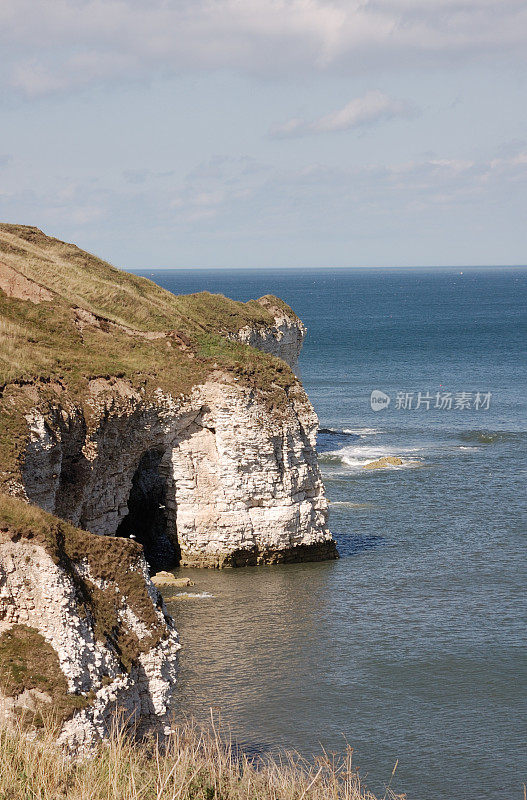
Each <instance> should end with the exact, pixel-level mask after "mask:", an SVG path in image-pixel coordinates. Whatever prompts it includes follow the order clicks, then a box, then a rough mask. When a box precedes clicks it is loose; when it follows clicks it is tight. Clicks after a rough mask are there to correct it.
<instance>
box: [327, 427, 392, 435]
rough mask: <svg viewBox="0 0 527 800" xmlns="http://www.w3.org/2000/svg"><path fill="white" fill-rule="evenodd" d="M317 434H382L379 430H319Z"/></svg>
mask: <svg viewBox="0 0 527 800" xmlns="http://www.w3.org/2000/svg"><path fill="white" fill-rule="evenodd" d="M318 432H319V433H325V434H330V435H332V436H376V435H377V434H379V433H384V431H382V430H380V428H319V429H318Z"/></svg>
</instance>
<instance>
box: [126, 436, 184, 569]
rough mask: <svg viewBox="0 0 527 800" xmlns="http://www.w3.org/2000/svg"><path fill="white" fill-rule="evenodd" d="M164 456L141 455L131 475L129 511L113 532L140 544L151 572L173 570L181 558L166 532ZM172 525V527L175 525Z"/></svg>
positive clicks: (155, 452)
mask: <svg viewBox="0 0 527 800" xmlns="http://www.w3.org/2000/svg"><path fill="white" fill-rule="evenodd" d="M163 455H164V453H163V451H162V450H147V451H146V452H145V453H143V455H142V456H141V459H140V461H139V464H138V467H137V469H136V471H135V473H134V476H133V478H132V488H131V490H130V496H129V498H128V514H127V515H126V516H125V517H124V518H123V520H122V521H121V523H120V524H119V527H118V528H117V530H116V532H115V535H116V536H122V537H125V538H130V537H131V538H134V539H135V540H136V541H138V542H139V543H140V544H142V545H143V550H144V554H145V558H146V561H147V563H148V565H149V567H150V571H151V572H156V571H157V570H160V569H172V568H173V567H176V566H177V565H178V564H179V560H180V550H179V546H178V544H177V539H176V537H175V536H174V537H172V536H171V535H170V533H169V518H168V515H167V508H166V483H167V481H166V475H165V476H164V475H163V471H164V470H163V465H162V459H163ZM171 528H173V529H174V530H175V525H172V526H171Z"/></svg>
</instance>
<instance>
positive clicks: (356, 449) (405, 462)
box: [319, 444, 423, 472]
mask: <svg viewBox="0 0 527 800" xmlns="http://www.w3.org/2000/svg"><path fill="white" fill-rule="evenodd" d="M422 450H423V448H421V447H382V446H377V447H375V446H368V445H364V444H356V445H355V444H353V445H347V446H346V447H343V448H341V449H340V450H331V451H329V452H327V453H322V454H321V455H320V456H319V461H320V463H322V464H335V465H338V464H343V465H345V466H346V467H350V468H351V469H361V470H362V468H363V467H364V466H365V465H366V464H371V462H372V461H377V460H378V459H379V458H384V457H385V456H396V457H397V458H400V459H401V460H402V464H397V465H396V464H390V465H387V466H386V469H395V470H397V469H405V468H408V467H419V466H422V464H423V461H422V458H420V457H419V456H417V455H413V454H417V453H421V452H422ZM372 472H373V470H372Z"/></svg>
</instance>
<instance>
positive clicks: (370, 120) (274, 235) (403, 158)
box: [0, 0, 527, 268]
mask: <svg viewBox="0 0 527 800" xmlns="http://www.w3.org/2000/svg"><path fill="white" fill-rule="evenodd" d="M0 47H1V50H2V70H1V72H0V92H1V94H0V108H1V125H0V218H1V219H2V220H4V221H10V222H22V223H27V224H33V225H37V226H39V227H41V228H42V229H43V230H45V231H46V232H49V233H51V234H53V235H55V236H58V237H59V238H62V239H66V240H70V241H75V242H76V243H78V244H79V245H80V246H82V247H84V248H86V249H88V250H91V251H93V252H96V253H98V254H99V255H101V256H103V257H104V258H106V259H108V260H110V261H111V262H112V263H114V264H116V265H117V266H121V267H125V268H126V267H128V268H148V267H302V266H307V267H322V266H338V267H344V266H390V265H395V266H416V265H425V266H427V265H469V264H520V263H526V261H527V248H526V244H527V234H526V229H527V226H526V224H525V222H526V219H527V111H526V109H527V102H526V101H527V69H526V65H527V3H525V0H522V1H521V2H520V1H519V0H498V1H496V2H490V0H360V1H359V0H347V2H344V1H343V0H334V2H327V1H326V0H149V2H146V0H144V1H143V0H46V1H45V0H0Z"/></svg>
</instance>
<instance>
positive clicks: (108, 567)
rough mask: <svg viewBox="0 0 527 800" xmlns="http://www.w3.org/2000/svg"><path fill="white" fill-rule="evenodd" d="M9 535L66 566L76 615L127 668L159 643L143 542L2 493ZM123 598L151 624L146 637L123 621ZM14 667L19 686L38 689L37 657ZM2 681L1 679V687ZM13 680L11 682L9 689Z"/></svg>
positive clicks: (1, 531) (0, 536)
mask: <svg viewBox="0 0 527 800" xmlns="http://www.w3.org/2000/svg"><path fill="white" fill-rule="evenodd" d="M8 539H10V540H11V541H15V542H18V541H20V540H25V541H26V542H28V543H31V544H36V545H39V546H41V547H43V548H44V550H45V551H46V552H47V553H48V554H49V555H50V556H51V558H52V560H53V561H54V563H55V564H58V565H60V566H61V567H62V568H63V569H64V571H65V573H66V574H67V576H68V577H69V578H70V579H71V580H72V581H73V583H74V585H75V594H76V600H77V606H78V609H77V610H78V614H79V615H80V616H82V617H83V618H88V620H89V621H90V623H91V626H92V628H93V632H94V636H95V639H96V640H97V641H100V642H102V643H103V644H104V645H105V646H107V647H109V648H110V649H111V650H112V652H113V653H114V654H115V655H116V657H117V658H118V660H119V661H120V663H121V664H122V666H123V668H124V669H125V670H126V671H129V669H130V667H131V665H132V664H133V663H134V662H135V661H136V660H137V658H138V656H139V655H140V654H141V653H143V652H147V651H148V650H150V649H151V648H152V647H155V645H156V644H158V643H159V642H160V641H161V639H162V638H163V637H164V636H165V635H166V627H165V626H164V625H163V624H161V623H160V620H159V617H158V615H157V614H156V612H155V608H154V605H153V603H152V599H151V598H150V596H149V594H148V590H147V585H146V583H145V580H144V576H143V572H142V569H141V558H142V547H141V546H140V545H139V544H137V543H136V542H134V541H132V540H130V539H123V538H111V539H110V538H107V537H105V536H97V535H96V534H94V533H88V532H87V531H83V530H81V529H79V528H75V527H74V526H73V525H70V524H69V523H68V522H65V521H63V520H61V519H59V518H58V517H55V516H53V515H52V514H48V513H47V512H45V511H43V510H42V509H40V508H37V507H36V506H33V505H29V504H27V503H25V502H23V501H21V500H18V499H16V498H14V497H9V496H7V495H5V494H3V493H0V545H1V543H2V541H6V540H8ZM81 562H84V563H87V564H88V567H89V577H88V576H85V575H83V574H82V573H81V572H80V571H78V570H77V569H76V565H78V564H80V563H81ZM101 583H103V585H105V586H106V587H107V588H106V590H102V589H100V588H99V585H100V584H101ZM98 584H99V585H98ZM115 587H117V588H118V591H115ZM123 597H124V598H125V599H126V603H127V606H128V608H130V609H131V611H132V612H133V613H134V614H135V616H136V617H137V619H138V620H139V621H140V622H142V623H143V624H144V625H145V626H146V628H147V629H148V632H149V635H148V636H147V637H144V638H143V639H141V640H139V639H138V637H137V636H136V635H135V634H134V633H133V632H132V631H130V630H129V629H128V628H127V626H126V625H124V624H122V622H121V621H120V619H119V609H120V605H121V604H122V602H123ZM19 627H20V626H19ZM22 627H23V626H22ZM36 635H37V634H36ZM4 636H5V634H4ZM17 636H18V634H17ZM18 639H20V642H19V643H18V644H17V642H13V643H12V645H13V646H14V645H15V644H17V649H18V652H19V655H20V657H21V658H22V656H23V655H24V654H25V655H29V654H30V653H31V648H30V647H27V646H26V645H25V644H24V643H25V642H26V640H27V635H26V634H20V636H18ZM18 639H17V641H18ZM18 645H19V646H18ZM3 646H4V648H5V647H7V646H8V640H7V639H5V640H4V642H3V643H2V639H1V638H0V672H3V669H4V667H5V665H6V664H7V662H5V663H4V662H3V661H2V653H3V650H2V647H3ZM8 649H9V648H8ZM6 652H7V651H6ZM57 665H58V661H57ZM57 668H58V667H57ZM16 669H17V670H18V674H19V681H18V683H19V684H20V686H22V688H21V691H23V690H24V689H31V688H39V686H34V685H33V683H34V682H35V681H37V677H36V676H38V674H39V669H40V665H39V663H38V659H37V660H36V661H31V660H30V661H29V662H28V663H27V665H26V667H25V668H24V669H22V667H16ZM35 670H36V671H35ZM59 672H60V670H59ZM60 676H62V672H60ZM2 685H3V683H2V680H1V679H0V688H1V687H2ZM13 685H14V684H13V682H12V681H11V682H10V683H9V687H8V688H9V693H10V694H12V692H11V689H12V688H13ZM20 686H19V688H20Z"/></svg>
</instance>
